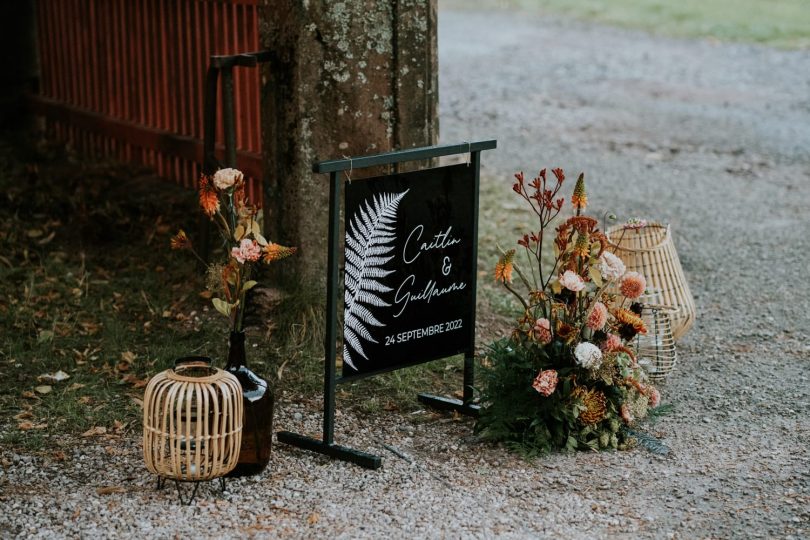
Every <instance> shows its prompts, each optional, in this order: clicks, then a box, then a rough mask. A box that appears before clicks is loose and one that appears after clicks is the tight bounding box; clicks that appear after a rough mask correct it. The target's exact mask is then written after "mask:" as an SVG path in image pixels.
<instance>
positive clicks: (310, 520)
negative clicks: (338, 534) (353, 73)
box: [307, 512, 321, 525]
mask: <svg viewBox="0 0 810 540" xmlns="http://www.w3.org/2000/svg"><path fill="white" fill-rule="evenodd" d="M320 519H321V516H320V514H318V513H317V512H313V513H311V514H310V515H309V517H308V518H307V523H309V524H310V525H315V524H316V523H318V520H320Z"/></svg>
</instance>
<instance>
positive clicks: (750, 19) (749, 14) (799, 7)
mask: <svg viewBox="0 0 810 540" xmlns="http://www.w3.org/2000/svg"><path fill="white" fill-rule="evenodd" d="M440 5H441V6H442V7H443V8H445V7H446V8H452V9H472V8H484V9H521V10H529V11H538V12H540V13H549V14H562V15H569V16H573V17H577V18H584V19H590V20H595V21H599V22H602V23H606V24H612V25H617V26H623V27H628V28H641V29H645V30H649V31H652V32H655V33H661V34H666V35H672V36H683V37H699V38H715V39H719V40H722V41H744V42H755V43H762V44H766V45H771V46H775V47H782V48H807V47H810V1H808V0H677V1H672V0H440Z"/></svg>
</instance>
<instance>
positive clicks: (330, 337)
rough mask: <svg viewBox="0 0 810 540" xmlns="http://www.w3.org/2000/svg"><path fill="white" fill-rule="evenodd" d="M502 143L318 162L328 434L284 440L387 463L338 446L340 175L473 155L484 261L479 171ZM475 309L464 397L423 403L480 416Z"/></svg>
mask: <svg viewBox="0 0 810 540" xmlns="http://www.w3.org/2000/svg"><path fill="white" fill-rule="evenodd" d="M495 147H496V141H494V140H488V141H478V142H472V143H468V142H465V143H461V144H454V145H444V146H428V147H422V148H411V149H407V150H399V151H394V152H386V153H382V154H376V155H372V156H363V157H357V158H345V159H336V160H330V161H321V162H319V163H316V164H315V165H314V166H313V171H314V172H315V173H321V174H323V173H329V236H328V242H329V253H328V259H327V263H328V268H329V270H328V272H329V274H328V276H327V284H326V292H327V298H326V340H325V349H326V361H325V368H324V389H323V393H324V410H323V438H322V439H321V440H318V439H314V438H312V437H306V436H304V435H300V434H298V433H292V432H289V431H281V432H279V433H278V440H279V442H282V443H286V444H291V445H293V446H298V447H299V448H303V449H306V450H310V451H313V452H318V453H320V454H324V455H327V456H330V457H333V458H337V459H341V460H343V461H349V462H351V463H355V464H357V465H360V466H361V467H366V468H368V469H378V468H380V467H381V466H382V459H381V458H380V457H379V456H376V455H373V454H369V453H366V452H361V451H359V450H355V449H353V448H348V447H345V446H339V445H336V444H335V387H336V385H337V384H338V383H340V382H343V381H342V379H338V378H337V375H336V369H337V368H336V361H337V304H338V288H339V287H338V283H339V282H338V257H339V251H340V242H339V238H338V234H339V231H340V207H341V204H340V201H341V187H342V182H343V181H344V180H342V179H341V178H340V173H341V172H343V171H350V170H353V169H362V168H366V167H376V166H381V165H397V164H399V163H403V162H407V161H418V160H427V159H434V158H438V157H442V156H451V155H457V154H467V153H469V154H470V166H471V167H473V168H474V183H475V185H474V186H473V192H474V198H475V204H474V209H475V211H474V218H473V220H474V221H473V236H472V238H473V240H474V241H473V242H472V246H471V251H472V253H471V255H472V260H473V261H477V260H478V244H477V242H478V188H479V174H480V166H481V151H482V150H491V149H494V148H495ZM476 278H477V272H476V271H473V272H472V276H471V284H470V285H471V286H472V290H473V298H474V295H475V290H476ZM471 311H472V312H471V313H470V317H471V318H470V321H471V325H472V328H473V332H471V336H472V337H471V339H470V343H469V344H468V346H467V348H466V350H465V351H464V389H463V397H462V399H461V400H457V399H450V398H446V397H441V396H434V395H429V394H419V401H420V402H422V403H425V404H426V405H430V406H432V407H435V408H437V409H442V410H454V411H458V412H459V413H462V414H466V415H470V416H477V414H478V406H477V405H475V404H473V402H472V401H473V384H474V376H473V359H474V355H475V332H474V329H475V301H473V302H472V310H471Z"/></svg>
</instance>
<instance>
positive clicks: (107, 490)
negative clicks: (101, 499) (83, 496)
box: [96, 486, 127, 495]
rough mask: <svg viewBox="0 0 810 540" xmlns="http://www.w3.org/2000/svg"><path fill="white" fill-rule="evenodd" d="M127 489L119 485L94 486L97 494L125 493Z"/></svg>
mask: <svg viewBox="0 0 810 540" xmlns="http://www.w3.org/2000/svg"><path fill="white" fill-rule="evenodd" d="M126 492H127V490H126V489H124V488H122V487H121V486H104V487H100V488H96V493H98V494H99V495H112V494H113V493H126Z"/></svg>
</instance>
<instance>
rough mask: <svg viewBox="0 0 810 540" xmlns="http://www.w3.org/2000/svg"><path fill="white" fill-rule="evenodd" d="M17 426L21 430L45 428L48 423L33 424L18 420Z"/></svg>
mask: <svg viewBox="0 0 810 540" xmlns="http://www.w3.org/2000/svg"><path fill="white" fill-rule="evenodd" d="M17 427H18V428H20V429H21V430H23V431H28V430H31V429H45V428H47V427H48V424H34V423H32V422H20V424H19V425H18V426H17Z"/></svg>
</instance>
